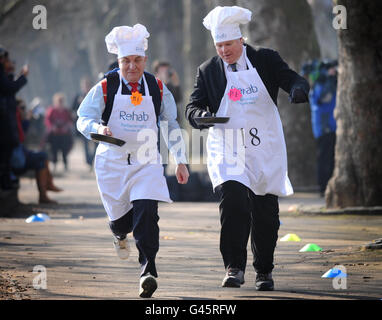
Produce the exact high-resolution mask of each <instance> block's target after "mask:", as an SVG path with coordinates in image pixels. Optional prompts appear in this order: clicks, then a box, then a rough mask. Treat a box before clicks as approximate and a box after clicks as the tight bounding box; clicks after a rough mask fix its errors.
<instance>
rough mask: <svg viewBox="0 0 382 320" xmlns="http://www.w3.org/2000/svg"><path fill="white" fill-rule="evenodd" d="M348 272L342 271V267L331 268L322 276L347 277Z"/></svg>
mask: <svg viewBox="0 0 382 320" xmlns="http://www.w3.org/2000/svg"><path fill="white" fill-rule="evenodd" d="M346 276H347V275H346V273H344V272H342V271H341V270H340V269H336V268H333V269H330V270H328V271H327V272H326V273H325V274H323V275H322V276H321V278H337V277H339V278H346Z"/></svg>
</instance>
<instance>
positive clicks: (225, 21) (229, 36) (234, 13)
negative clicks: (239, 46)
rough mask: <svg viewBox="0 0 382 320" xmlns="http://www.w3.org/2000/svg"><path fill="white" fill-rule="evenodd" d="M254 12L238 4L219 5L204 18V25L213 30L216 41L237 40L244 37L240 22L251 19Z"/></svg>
mask: <svg viewBox="0 0 382 320" xmlns="http://www.w3.org/2000/svg"><path fill="white" fill-rule="evenodd" d="M251 17H252V12H251V11H250V10H248V9H245V8H241V7H238V6H233V7H221V6H218V7H216V8H215V9H213V10H212V11H210V13H209V14H208V15H207V16H206V17H205V18H204V20H203V25H204V26H205V27H206V28H207V29H208V30H210V31H211V34H212V38H213V39H214V42H215V43H217V42H223V41H229V40H235V39H239V38H241V37H242V35H241V31H240V27H239V25H240V24H246V23H248V22H249V21H251Z"/></svg>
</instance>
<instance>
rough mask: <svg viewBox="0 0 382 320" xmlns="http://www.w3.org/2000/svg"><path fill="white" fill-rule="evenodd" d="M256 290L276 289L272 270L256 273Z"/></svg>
mask: <svg viewBox="0 0 382 320" xmlns="http://www.w3.org/2000/svg"><path fill="white" fill-rule="evenodd" d="M256 290H257V291H273V290H274V282H273V279H272V272H270V273H258V274H257V275H256Z"/></svg>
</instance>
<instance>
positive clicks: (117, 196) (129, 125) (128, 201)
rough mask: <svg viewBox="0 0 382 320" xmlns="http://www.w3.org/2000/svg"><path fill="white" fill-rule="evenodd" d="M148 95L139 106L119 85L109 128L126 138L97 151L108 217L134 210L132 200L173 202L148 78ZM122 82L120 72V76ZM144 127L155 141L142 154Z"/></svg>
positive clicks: (101, 185)
mask: <svg viewBox="0 0 382 320" xmlns="http://www.w3.org/2000/svg"><path fill="white" fill-rule="evenodd" d="M143 80H144V86H145V96H143V97H142V98H143V99H142V102H141V104H140V105H138V106H134V105H133V104H132V103H131V99H130V97H131V95H122V94H121V91H122V85H121V84H120V85H119V88H118V91H117V93H116V95H115V98H114V104H113V109H112V112H111V115H110V119H109V122H108V127H110V130H111V132H112V134H113V137H116V138H120V139H122V140H125V141H126V144H125V145H124V146H122V147H119V146H114V145H111V144H108V143H104V142H101V143H100V144H99V145H98V147H97V151H96V156H95V162H94V168H95V173H96V178H97V184H98V190H99V192H100V195H101V199H102V203H103V205H104V207H105V210H106V212H107V214H108V217H109V220H111V221H114V220H117V219H119V218H121V217H122V216H123V215H125V214H126V213H127V212H128V211H129V210H130V209H132V207H133V205H132V201H134V200H139V199H151V200H158V201H165V202H172V201H171V199H170V195H169V191H168V187H167V183H166V179H165V177H164V175H163V166H162V165H161V163H160V161H159V160H158V159H159V152H158V148H157V141H158V127H157V117H156V114H155V109H154V104H153V101H152V97H151V96H150V95H149V89H148V86H147V82H146V79H145V77H144V76H143ZM120 81H121V75H120ZM142 130H145V131H146V130H150V133H151V138H152V137H153V136H154V139H151V141H154V143H151V144H149V145H150V148H147V147H146V148H145V149H143V150H147V152H145V153H144V154H145V155H146V156H145V157H142V152H141V154H140V153H139V152H140V151H141V150H142V148H141V147H142V146H143V145H145V146H147V142H146V141H147V140H148V139H146V141H139V139H140V138H139V135H140V133H142Z"/></svg>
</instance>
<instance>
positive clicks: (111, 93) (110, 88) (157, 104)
mask: <svg viewBox="0 0 382 320" xmlns="http://www.w3.org/2000/svg"><path fill="white" fill-rule="evenodd" d="M117 71H118V69H114V70H112V71H110V72H108V73H107V74H106V75H105V78H104V79H103V80H102V81H101V85H102V91H103V99H104V101H105V110H104V112H103V114H102V124H103V125H104V126H106V125H107V123H108V122H109V119H110V115H111V111H112V109H113V104H114V97H115V95H116V93H117V90H118V88H119V86H120V80H119V74H118V72H117ZM144 75H145V78H146V81H147V86H148V87H149V94H150V95H151V96H152V98H153V103H154V108H155V114H156V117H157V119H158V117H159V114H160V108H161V104H162V99H163V83H162V81H161V80H159V79H158V78H155V77H154V76H153V75H152V74H151V73H148V72H144Z"/></svg>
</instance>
